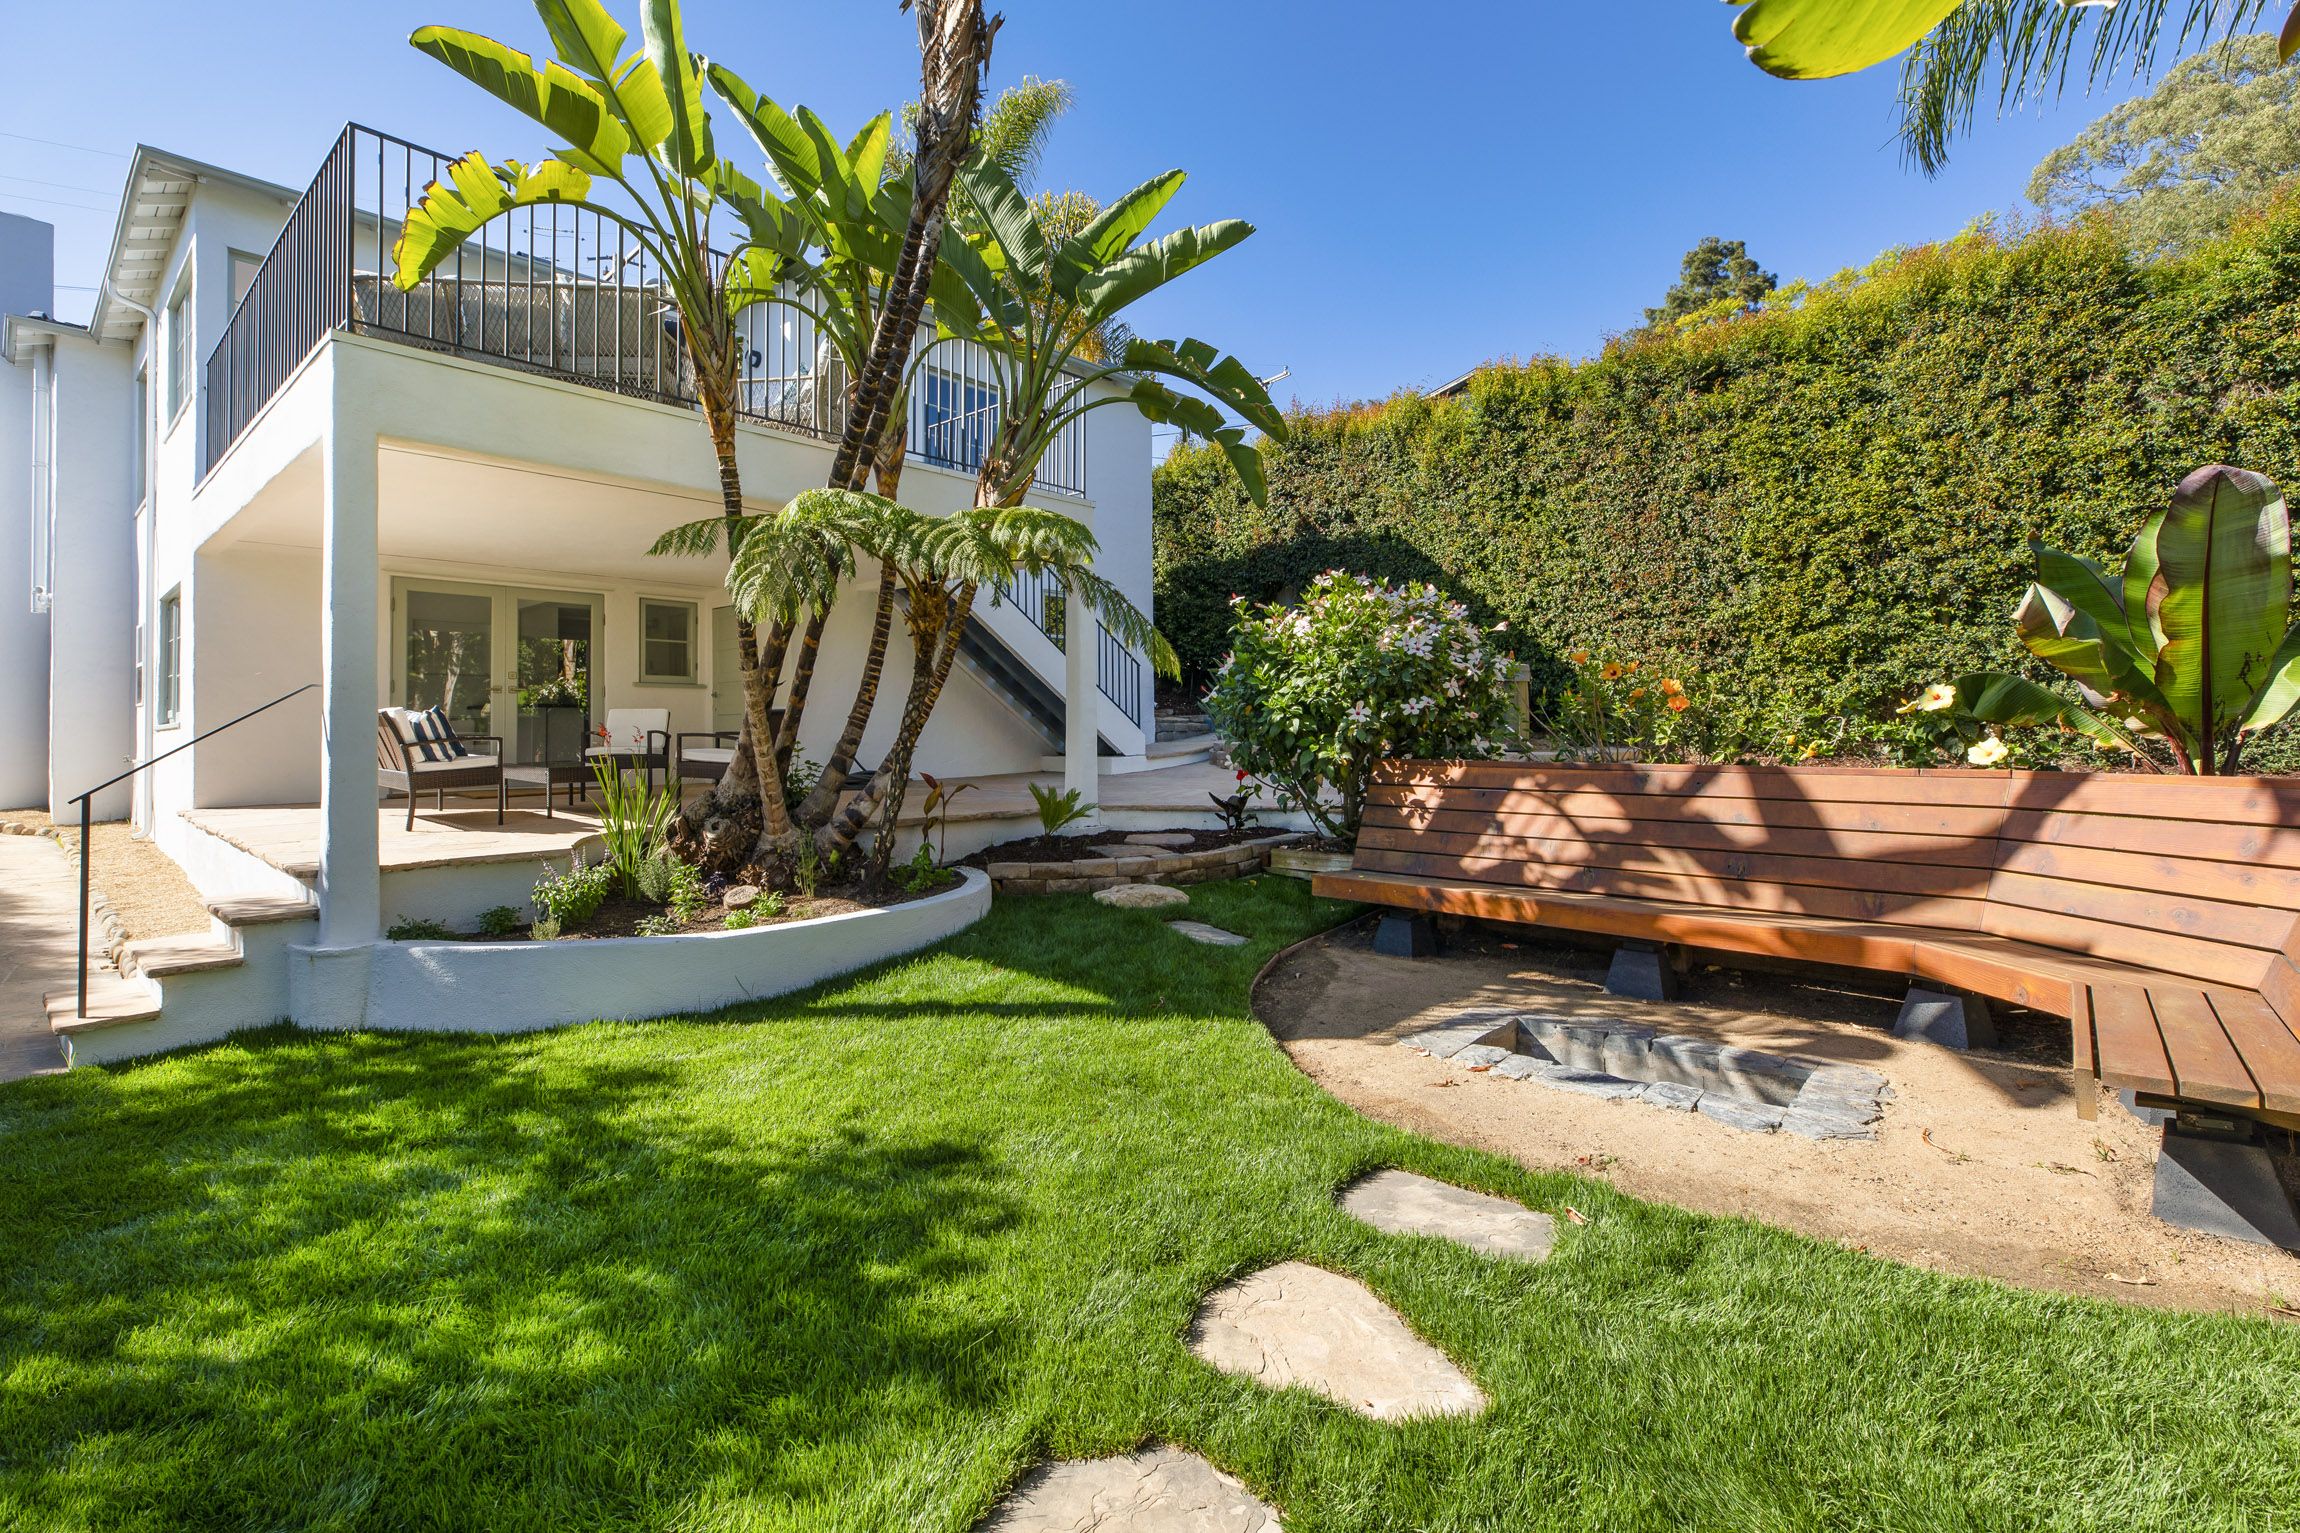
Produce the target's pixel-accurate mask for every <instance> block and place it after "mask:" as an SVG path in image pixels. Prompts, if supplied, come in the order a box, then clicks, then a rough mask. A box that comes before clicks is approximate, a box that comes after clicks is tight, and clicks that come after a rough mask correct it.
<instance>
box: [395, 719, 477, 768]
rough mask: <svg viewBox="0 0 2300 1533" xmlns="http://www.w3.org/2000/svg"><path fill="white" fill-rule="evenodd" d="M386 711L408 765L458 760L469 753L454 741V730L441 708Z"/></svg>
mask: <svg viewBox="0 0 2300 1533" xmlns="http://www.w3.org/2000/svg"><path fill="white" fill-rule="evenodd" d="M390 712H391V722H392V727H393V728H395V729H396V730H398V732H399V738H400V740H401V741H402V742H403V743H405V744H406V746H407V758H408V760H409V761H410V762H412V763H414V764H416V765H419V766H429V765H437V764H439V763H442V762H448V761H459V760H461V759H463V758H464V757H466V756H469V755H470V754H471V752H470V751H469V750H467V749H466V748H465V747H464V744H463V742H462V741H461V740H458V739H457V738H455V727H454V726H453V725H451V724H449V723H448V722H447V710H445V709H444V708H423V709H415V708H394V709H391V710H390Z"/></svg>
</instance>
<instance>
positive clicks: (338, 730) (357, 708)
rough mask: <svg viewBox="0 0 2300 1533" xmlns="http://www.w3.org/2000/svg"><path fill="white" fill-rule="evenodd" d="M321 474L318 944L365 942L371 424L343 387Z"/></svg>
mask: <svg viewBox="0 0 2300 1533" xmlns="http://www.w3.org/2000/svg"><path fill="white" fill-rule="evenodd" d="M321 451H322V454H323V462H322V465H321V474H322V476H323V479H324V482H325V486H326V488H325V491H324V499H323V502H322V515H323V517H324V518H325V538H324V544H323V547H324V550H325V553H324V561H323V568H324V573H323V576H322V578H323V579H324V581H325V583H326V589H325V592H324V597H325V602H326V610H325V612H324V614H323V616H322V619H321V623H320V632H321V641H320V642H321V665H322V668H323V673H324V674H325V676H326V678H327V691H326V696H327V701H326V704H325V722H324V724H323V728H322V745H321V782H320V819H321V822H322V825H321V839H320V853H319V891H320V928H319V929H320V946H321V947H323V948H350V947H361V946H364V945H366V944H368V943H371V942H374V941H375V940H376V939H377V938H378V937H379V936H381V935H382V932H383V915H382V906H383V896H382V888H381V879H380V877H379V874H378V871H377V863H378V859H379V851H380V848H379V845H378V841H379V837H378V831H377V815H376V775H375V711H376V709H377V707H379V706H380V700H379V698H378V696H377V691H376V679H375V678H376V637H375V636H376V628H377V623H378V617H377V612H376V591H377V587H378V585H379V581H378V578H377V575H376V568H377V566H376V516H377V504H376V438H375V427H374V425H373V423H372V422H370V421H368V420H367V419H365V418H364V417H363V416H362V415H361V413H360V412H359V411H358V410H357V409H356V407H354V408H351V409H347V408H346V405H345V402H344V399H343V396H342V393H341V392H340V390H339V392H338V393H337V396H336V403H335V408H334V411H333V418H332V419H331V421H330V423H329V428H328V434H327V440H326V441H325V443H324V444H323V445H322V448H321Z"/></svg>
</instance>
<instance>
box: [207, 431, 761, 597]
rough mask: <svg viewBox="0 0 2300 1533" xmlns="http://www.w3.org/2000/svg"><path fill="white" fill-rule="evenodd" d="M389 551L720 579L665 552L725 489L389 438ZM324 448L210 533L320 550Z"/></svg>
mask: <svg viewBox="0 0 2300 1533" xmlns="http://www.w3.org/2000/svg"><path fill="white" fill-rule="evenodd" d="M378 480H379V492H380V497H381V506H382V513H381V517H380V526H379V527H378V530H377V531H378V537H377V541H378V546H379V549H380V551H381V553H382V556H383V558H384V559H385V560H386V561H393V562H400V563H406V562H411V561H416V562H426V563H439V564H459V565H480V566H487V567H491V568H500V569H504V570H512V571H518V572H520V573H521V574H522V575H523V576H565V577H582V578H588V579H602V580H620V581H628V582H635V583H639V584H647V583H650V582H652V583H655V584H667V585H682V586H684V585H716V584H717V583H718V582H719V579H720V577H721V575H722V574H723V570H722V569H721V567H720V566H719V565H718V563H717V562H716V561H715V560H702V559H653V558H649V557H648V556H647V547H648V545H649V544H651V543H652V542H654V540H655V538H656V537H657V536H658V535H660V534H661V533H662V532H663V531H665V530H666V529H667V528H670V527H674V526H677V525H678V524H680V523H682V522H691V521H696V520H699V519H701V518H703V517H707V516H710V515H713V514H715V513H716V512H717V511H718V509H719V502H718V500H717V499H716V498H715V497H711V496H703V495H692V494H683V493H680V492H676V491H670V490H664V489H660V488H651V487H646V486H640V485H634V484H628V483H617V482H612V481H606V480H599V479H592V478H584V477H580V476H576V475H572V474H567V473H564V472H559V471H555V470H552V469H549V468H546V467H542V466H540V465H532V464H510V463H497V462H488V461H483V460H478V459H473V458H466V457H461V456H457V455H453V454H447V453H440V452H435V451H432V450H428V449H419V448H407V447H393V446H386V447H385V448H384V449H383V450H382V452H381V454H380V461H379V464H378ZM320 488H321V486H320V458H319V454H318V452H317V451H316V450H314V451H311V452H307V453H306V454H304V455H303V457H301V458H299V459H298V460H297V461H296V462H294V463H292V464H290V465H289V466H288V467H287V468H286V469H285V470H284V471H282V472H281V473H280V474H279V475H278V476H277V477H276V478H274V479H273V480H272V481H271V483H269V484H268V485H266V486H265V487H264V489H263V490H262V491H261V492H259V493H258V494H257V495H256V496H255V497H254V498H253V499H252V500H250V501H249V502H248V504H247V505H246V506H245V507H244V508H243V509H242V510H241V511H240V513H239V514H238V515H237V516H235V517H233V518H232V520H231V521H230V522H229V523H228V524H226V526H225V527H224V528H223V529H222V530H221V531H219V532H218V533H217V534H216V536H215V537H214V538H212V539H210V540H209V543H208V545H207V547H208V548H209V550H211V551H220V550H223V549H227V548H233V547H242V546H245V547H250V548H260V547H274V548H298V549H311V550H317V549H318V548H319V547H320V546H321V538H320V531H321V528H320Z"/></svg>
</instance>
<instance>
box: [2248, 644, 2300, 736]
mask: <svg viewBox="0 0 2300 1533" xmlns="http://www.w3.org/2000/svg"><path fill="white" fill-rule="evenodd" d="M2294 703H2300V624H2295V625H2294V626H2293V627H2291V628H2290V629H2287V630H2286V631H2285V634H2284V642H2283V643H2282V644H2279V645H2278V646H2276V653H2275V654H2274V655H2273V656H2272V657H2270V659H2269V661H2268V679H2267V680H2266V681H2265V682H2263V683H2261V686H2260V690H2259V691H2257V692H2255V693H2253V694H2252V702H2251V706H2250V707H2249V708H2247V709H2246V710H2245V714H2244V727H2245V729H2246V730H2247V731H2249V730H2254V729H2266V728H2267V727H2268V726H2269V725H2271V724H2275V723H2279V722H2281V721H2282V720H2283V718H2284V716H2285V715H2286V714H2288V713H2290V712H2291V711H2292V705H2293V704H2294Z"/></svg>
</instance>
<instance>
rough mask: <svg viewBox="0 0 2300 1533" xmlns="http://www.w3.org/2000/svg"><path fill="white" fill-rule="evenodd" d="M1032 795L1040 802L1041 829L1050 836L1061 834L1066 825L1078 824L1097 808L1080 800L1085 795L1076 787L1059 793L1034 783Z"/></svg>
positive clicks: (1031, 786)
mask: <svg viewBox="0 0 2300 1533" xmlns="http://www.w3.org/2000/svg"><path fill="white" fill-rule="evenodd" d="M1030 796H1031V798H1032V799H1033V800H1035V801H1036V802H1037V804H1038V825H1039V829H1040V830H1042V831H1044V832H1045V833H1046V834H1047V835H1049V836H1053V835H1059V834H1061V832H1062V828H1063V827H1064V826H1066V825H1074V824H1076V823H1077V822H1078V821H1080V820H1083V819H1085V818H1086V817H1087V816H1088V815H1090V814H1092V813H1093V812H1094V810H1095V806H1094V805H1092V804H1088V803H1082V802H1080V800H1082V799H1083V798H1084V797H1085V795H1084V794H1083V793H1081V792H1080V791H1079V790H1078V789H1076V788H1072V789H1069V790H1068V791H1066V792H1062V793H1057V792H1055V791H1054V790H1053V789H1052V788H1042V787H1040V786H1039V785H1038V784H1036V783H1032V784H1031V785H1030Z"/></svg>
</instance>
